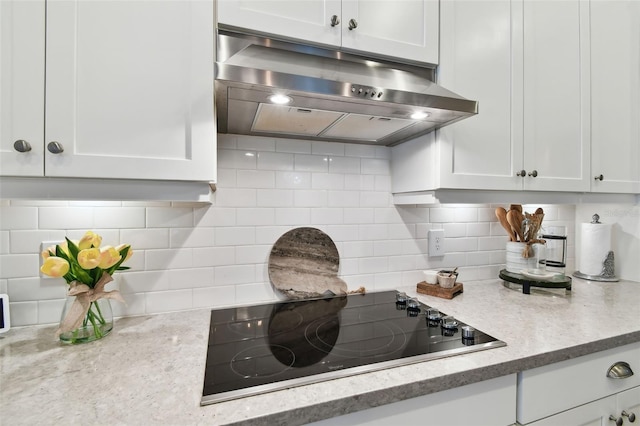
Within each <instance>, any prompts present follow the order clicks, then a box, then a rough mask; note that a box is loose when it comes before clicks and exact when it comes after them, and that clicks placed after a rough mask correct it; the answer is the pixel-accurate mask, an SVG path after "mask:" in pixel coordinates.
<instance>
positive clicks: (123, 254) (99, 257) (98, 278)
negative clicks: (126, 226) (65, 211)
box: [40, 231, 133, 343]
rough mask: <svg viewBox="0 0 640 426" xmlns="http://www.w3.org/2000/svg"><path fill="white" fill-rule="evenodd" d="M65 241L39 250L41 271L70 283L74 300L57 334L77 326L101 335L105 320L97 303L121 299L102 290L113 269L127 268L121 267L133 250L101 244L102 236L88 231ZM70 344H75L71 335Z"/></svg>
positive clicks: (114, 291) (126, 247) (124, 246)
mask: <svg viewBox="0 0 640 426" xmlns="http://www.w3.org/2000/svg"><path fill="white" fill-rule="evenodd" d="M65 240H66V241H65V242H63V243H61V244H57V245H54V246H51V247H49V248H47V249H46V250H44V251H43V252H42V258H43V263H42V267H41V268H40V271H41V272H42V273H43V274H45V275H48V276H50V277H62V278H64V279H65V281H66V282H67V284H69V291H68V293H67V294H68V295H69V296H75V300H74V301H73V304H72V305H71V307H70V309H69V310H68V311H67V314H66V316H65V317H64V318H63V319H62V320H61V322H60V327H59V328H58V330H57V331H56V335H57V336H60V334H62V333H68V332H74V330H77V329H79V328H80V327H85V328H86V327H89V323H90V324H91V326H92V327H93V330H92V332H93V333H94V334H95V336H94V339H93V340H95V339H99V338H101V337H103V335H104V334H106V333H108V332H109V331H110V330H111V325H109V328H108V329H107V330H106V333H105V325H106V321H105V318H104V316H103V313H102V312H101V310H100V307H99V305H98V300H99V299H102V298H106V299H114V300H118V301H120V302H124V299H123V298H122V296H121V295H120V292H118V291H117V290H113V291H105V290H104V287H105V285H106V284H107V283H109V282H111V281H113V278H112V275H113V273H114V272H115V271H121V270H125V269H129V268H128V267H126V266H122V263H124V262H125V261H126V260H127V259H129V258H130V257H131V255H132V254H133V251H132V250H131V246H130V245H128V244H121V245H119V246H117V247H112V246H104V247H101V246H100V245H101V244H102V237H101V236H100V235H98V234H95V233H93V232H91V231H87V232H86V233H85V234H84V236H83V237H82V238H81V239H80V241H72V240H70V239H68V238H65ZM70 339H71V343H75V341H74V339H75V337H74V335H72V336H71V338H70Z"/></svg>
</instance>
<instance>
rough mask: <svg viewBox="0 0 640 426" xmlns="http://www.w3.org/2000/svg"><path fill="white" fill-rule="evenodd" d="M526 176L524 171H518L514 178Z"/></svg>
mask: <svg viewBox="0 0 640 426" xmlns="http://www.w3.org/2000/svg"><path fill="white" fill-rule="evenodd" d="M526 175H527V171H526V170H525V169H522V170H520V171H519V172H518V173H516V176H520V177H525V176H526Z"/></svg>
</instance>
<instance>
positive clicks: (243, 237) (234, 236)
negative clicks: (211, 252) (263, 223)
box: [215, 226, 256, 246]
mask: <svg viewBox="0 0 640 426" xmlns="http://www.w3.org/2000/svg"><path fill="white" fill-rule="evenodd" d="M215 235H216V245H217V246H238V245H248V244H255V242H256V230H255V228H254V227H251V226H231V227H228V228H216V230H215Z"/></svg>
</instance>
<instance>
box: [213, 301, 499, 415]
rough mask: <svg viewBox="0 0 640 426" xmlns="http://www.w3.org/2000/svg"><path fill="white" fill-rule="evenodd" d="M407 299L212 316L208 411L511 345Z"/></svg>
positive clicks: (292, 305) (280, 306)
mask: <svg viewBox="0 0 640 426" xmlns="http://www.w3.org/2000/svg"><path fill="white" fill-rule="evenodd" d="M405 297H406V296H404V293H398V292H396V291H384V292H375V293H367V294H364V295H361V294H353V295H349V296H335V297H327V298H323V299H309V300H295V301H284V302H275V303H267V304H262V305H253V306H244V307H235V308H228V309H217V310H213V311H211V324H210V332H209V347H208V350H207V362H206V369H205V377H204V388H203V392H202V394H203V397H202V401H201V405H206V404H211V403H215V402H220V401H225V400H230V399H235V398H241V397H245V396H249V395H255V394H259V393H264V392H270V391H274V390H279V389H284V388H289V387H293V386H299V385H304V384H309V383H314V382H319V381H323V380H330V379H334V378H338V377H344V376H349V375H353V374H359V373H364V372H369V371H374V370H379V369H383V368H389V367H395V366H398V365H403V364H410V363H414V362H421V361H426V360H430V359H435V358H443V357H447V356H453V355H458V354H463V353H467V352H473V351H478V350H484V349H489V348H495V347H500V346H505V343H504V342H502V341H499V340H497V339H496V338H494V337H491V336H489V335H487V334H485V333H483V332H481V331H479V330H476V329H474V328H473V327H470V326H469V325H467V324H464V323H461V322H459V321H457V320H456V319H455V318H453V317H450V316H447V315H446V314H445V313H442V312H438V311H437V310H436V309H433V308H431V307H429V306H427V305H424V304H422V303H419V302H418V301H417V299H412V298H405Z"/></svg>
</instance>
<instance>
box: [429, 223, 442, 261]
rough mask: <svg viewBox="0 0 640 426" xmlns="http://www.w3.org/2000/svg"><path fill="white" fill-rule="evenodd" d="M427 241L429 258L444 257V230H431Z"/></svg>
mask: <svg viewBox="0 0 640 426" xmlns="http://www.w3.org/2000/svg"><path fill="white" fill-rule="evenodd" d="M427 239H428V240H429V257H436V256H444V254H445V247H444V229H431V230H429V234H428V236H427Z"/></svg>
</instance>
